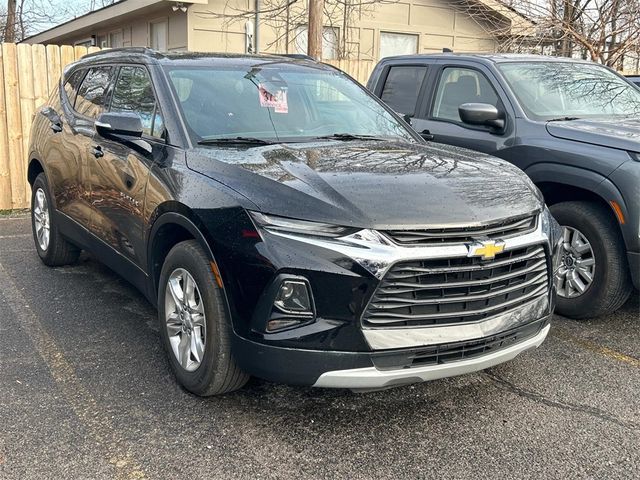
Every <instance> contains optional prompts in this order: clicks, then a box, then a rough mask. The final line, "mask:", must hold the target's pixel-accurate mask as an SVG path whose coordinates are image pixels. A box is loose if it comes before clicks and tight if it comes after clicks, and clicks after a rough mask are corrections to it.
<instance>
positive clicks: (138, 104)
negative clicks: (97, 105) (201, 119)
mask: <svg viewBox="0 0 640 480" xmlns="http://www.w3.org/2000/svg"><path fill="white" fill-rule="evenodd" d="M111 111H112V112H131V113H136V114H138V115H139V116H140V119H141V120H142V128H143V131H144V133H145V134H146V135H149V136H153V137H160V136H162V132H163V130H164V125H163V122H162V117H161V115H160V111H159V109H158V105H157V102H156V98H155V95H154V93H153V86H152V84H151V78H150V77H149V73H148V72H147V69H146V68H144V67H122V68H121V69H120V73H119V74H118V80H117V81H116V86H115V89H114V91H113V99H112V100H111Z"/></svg>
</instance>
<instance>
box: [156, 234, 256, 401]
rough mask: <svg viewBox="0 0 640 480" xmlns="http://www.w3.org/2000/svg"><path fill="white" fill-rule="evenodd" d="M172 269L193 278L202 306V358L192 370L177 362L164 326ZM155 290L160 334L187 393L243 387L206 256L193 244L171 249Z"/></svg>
mask: <svg viewBox="0 0 640 480" xmlns="http://www.w3.org/2000/svg"><path fill="white" fill-rule="evenodd" d="M176 269H184V270H186V271H187V272H188V273H189V274H190V275H191V276H192V277H193V279H194V280H195V282H196V285H197V287H198V291H199V292H200V299H201V301H202V302H203V305H204V312H205V322H206V334H205V345H204V355H203V357H202V360H201V362H200V365H199V366H198V367H197V369H196V370H194V371H188V370H186V369H185V368H183V367H182V366H181V365H180V362H178V359H177V358H176V355H175V354H174V352H173V350H172V347H171V344H170V341H169V334H168V332H167V327H166V323H165V318H166V316H165V313H166V311H165V310H166V307H165V295H166V286H167V282H168V280H169V277H170V276H171V274H172V272H174V271H175V270H176ZM158 290H159V291H158V321H159V324H160V334H161V336H162V343H163V345H164V347H165V350H166V352H167V355H168V357H169V363H170V364H171V369H172V370H173V372H174V374H175V376H176V378H177V380H178V382H179V383H180V384H181V385H182V386H183V387H184V388H186V389H187V390H189V391H190V392H192V393H195V394H196V395H200V396H203V397H206V396H210V395H220V394H223V393H228V392H232V391H234V390H237V389H239V388H241V387H242V386H244V384H245V383H247V381H248V380H249V376H248V375H247V374H246V373H244V372H243V371H242V370H240V368H239V367H238V365H237V364H236V362H235V360H234V359H233V356H232V354H231V321H230V318H229V313H228V311H227V305H226V302H225V298H224V292H222V290H221V289H220V288H219V287H218V284H217V283H216V279H215V277H214V275H213V273H212V271H211V266H210V259H209V257H208V255H207V254H206V253H205V251H204V250H203V249H202V247H201V246H200V245H199V243H198V242H197V241H195V240H188V241H184V242H181V243H179V244H177V245H176V246H174V247H173V248H172V249H171V251H170V252H169V254H168V255H167V258H166V259H165V261H164V264H163V266H162V272H161V273H160V282H159V286H158Z"/></svg>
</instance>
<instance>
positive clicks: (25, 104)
mask: <svg viewBox="0 0 640 480" xmlns="http://www.w3.org/2000/svg"><path fill="white" fill-rule="evenodd" d="M31 51H32V46H31V45H27V44H26V43H19V44H18V82H19V85H20V116H21V120H22V123H21V127H22V168H23V170H22V171H23V174H22V182H23V188H24V198H25V200H26V199H27V198H28V197H29V193H30V187H29V183H28V182H27V174H26V173H27V165H29V158H28V157H29V136H30V135H29V133H30V131H31V123H32V122H33V116H34V112H35V93H34V84H33V57H32V55H31ZM25 207H28V202H25V204H24V205H23V206H22V208H25Z"/></svg>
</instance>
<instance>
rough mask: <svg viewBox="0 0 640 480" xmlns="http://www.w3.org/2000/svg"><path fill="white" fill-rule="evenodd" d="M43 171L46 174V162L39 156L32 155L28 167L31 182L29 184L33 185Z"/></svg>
mask: <svg viewBox="0 0 640 480" xmlns="http://www.w3.org/2000/svg"><path fill="white" fill-rule="evenodd" d="M41 173H44V174H45V175H46V172H45V170H44V164H43V163H42V162H41V161H40V160H39V159H38V158H37V157H34V156H31V160H29V166H28V167H27V181H28V182H29V185H31V186H33V182H35V181H36V178H37V177H38V175H40V174H41Z"/></svg>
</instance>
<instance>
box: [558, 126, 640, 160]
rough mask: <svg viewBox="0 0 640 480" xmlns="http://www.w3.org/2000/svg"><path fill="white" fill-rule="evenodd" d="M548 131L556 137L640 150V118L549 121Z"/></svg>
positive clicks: (632, 150) (635, 150) (633, 150)
mask: <svg viewBox="0 0 640 480" xmlns="http://www.w3.org/2000/svg"><path fill="white" fill-rule="evenodd" d="M547 131H548V132H549V134H551V135H552V136H554V137H556V138H564V139H566V140H573V141H576V142H582V143H589V144H592V145H599V146H602V147H610V148H617V149H619V150H627V151H630V152H640V118H624V119H620V118H618V119H614V118H606V119H590V120H570V121H559V122H547Z"/></svg>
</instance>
